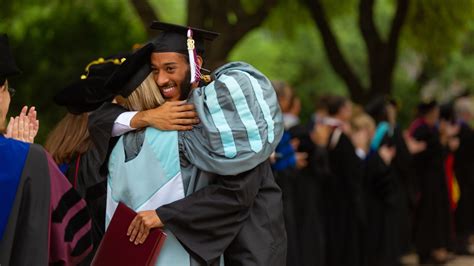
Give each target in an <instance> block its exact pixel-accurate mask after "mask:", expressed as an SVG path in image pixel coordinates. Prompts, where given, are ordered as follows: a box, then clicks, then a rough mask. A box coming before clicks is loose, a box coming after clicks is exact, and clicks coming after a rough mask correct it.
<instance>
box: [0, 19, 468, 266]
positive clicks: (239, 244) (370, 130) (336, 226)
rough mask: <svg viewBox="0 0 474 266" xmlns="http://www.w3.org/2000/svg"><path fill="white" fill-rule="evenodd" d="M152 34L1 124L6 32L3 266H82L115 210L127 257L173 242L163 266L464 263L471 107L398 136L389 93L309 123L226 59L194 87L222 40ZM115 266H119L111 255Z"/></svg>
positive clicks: (191, 33)
mask: <svg viewBox="0 0 474 266" xmlns="http://www.w3.org/2000/svg"><path fill="white" fill-rule="evenodd" d="M151 27H152V29H155V30H157V31H159V32H160V33H159V34H158V35H157V37H156V38H154V39H153V40H151V41H150V42H148V43H146V44H144V45H143V46H141V47H140V48H138V49H137V50H135V51H133V52H126V53H118V54H114V55H112V56H109V57H104V58H99V59H96V60H93V61H92V62H90V63H89V64H88V65H87V66H86V67H85V72H84V73H82V75H78V77H80V78H78V79H77V80H76V81H74V82H73V83H71V84H70V85H68V86H66V87H64V88H63V89H62V90H61V91H59V92H58V94H57V95H56V96H55V98H54V102H55V103H56V104H58V105H60V106H64V107H66V109H67V114H66V115H65V116H64V118H63V119H62V120H61V121H60V122H59V123H58V124H57V125H56V127H55V128H54V129H53V130H52V131H51V132H49V134H48V138H47V140H46V143H45V148H44V149H43V148H42V147H41V146H40V145H37V144H32V143H33V142H34V140H35V136H36V134H37V132H38V130H39V121H38V119H37V114H36V110H35V108H34V107H32V108H29V109H28V108H27V107H25V108H23V109H22V111H21V113H20V114H19V115H18V116H16V117H12V118H11V119H10V120H9V121H8V123H7V119H6V117H7V112H8V108H9V105H10V101H11V97H13V95H14V92H15V91H14V90H13V89H12V88H11V87H10V86H9V85H10V84H9V79H10V78H11V77H13V76H15V75H18V74H20V70H19V69H18V67H17V66H16V64H15V61H14V58H13V56H12V53H11V49H10V47H9V44H8V38H7V37H6V35H0V60H1V61H0V63H1V64H0V107H1V109H0V133H1V134H0V165H1V166H2V169H1V172H0V184H1V186H0V206H1V209H0V264H2V265H47V264H57V265H76V264H81V265H90V264H91V263H93V261H94V256H95V254H96V252H97V249H98V248H99V246H100V244H101V240H102V238H103V236H104V234H105V232H106V229H107V226H108V225H109V224H110V222H111V220H112V219H114V213H115V211H116V208H117V206H118V204H119V203H123V204H125V205H127V206H128V207H129V208H131V209H133V210H134V211H136V212H137V215H136V217H135V218H134V219H133V221H132V222H131V223H130V225H129V228H128V231H127V232H123V233H124V234H127V236H128V237H129V241H130V242H131V243H133V244H134V245H140V244H143V243H144V242H145V241H147V237H148V235H149V233H150V230H156V228H160V229H162V230H164V231H165V232H166V233H167V240H166V242H165V245H164V246H163V248H162V250H161V253H160V256H159V257H158V260H157V262H156V265H221V264H222V263H224V264H225V265H324V266H341V265H354V266H359V265H360V266H379V265H384V266H390V265H400V263H401V257H402V256H403V255H404V254H407V253H409V252H413V251H415V252H416V253H417V254H418V256H419V258H420V262H422V263H436V264H442V263H445V262H447V261H449V260H450V258H451V257H452V254H453V252H455V253H465V254H471V253H474V213H473V211H474V210H473V207H474V206H473V204H474V164H472V163H471V160H473V159H472V158H474V131H473V130H472V129H471V127H470V126H469V122H470V121H471V120H472V118H473V116H474V110H473V109H472V103H471V100H470V98H469V96H468V95H461V96H459V97H457V98H455V99H453V100H452V101H451V102H449V103H445V104H442V105H439V104H438V103H437V102H436V101H429V102H422V103H420V104H419V105H418V110H417V116H416V119H415V120H414V121H413V122H412V123H411V125H410V127H409V128H408V129H406V130H404V129H402V128H400V126H399V124H398V121H397V113H398V111H399V108H400V107H399V105H398V104H397V102H396V101H394V100H393V99H391V98H390V97H388V96H380V97H374V99H373V100H372V101H370V102H369V103H368V104H367V105H366V106H357V105H355V104H353V103H352V102H351V101H350V99H348V98H346V97H343V96H338V95H330V94H328V95H323V96H321V97H319V98H318V100H317V101H316V102H315V106H314V113H313V115H312V117H311V119H310V120H309V122H308V123H307V124H301V123H300V119H299V113H300V110H301V103H300V101H299V99H298V97H297V96H296V93H295V91H294V90H293V89H292V88H291V86H289V85H288V84H287V83H285V82H282V81H273V82H271V81H270V80H268V78H266V77H265V76H264V74H262V73H261V72H259V71H258V70H257V69H255V68H254V67H252V66H250V65H248V64H246V63H243V62H231V63H228V64H225V65H223V66H222V67H220V68H218V69H217V70H215V71H213V72H212V74H211V75H210V76H208V75H203V74H201V70H202V69H201V67H202V65H203V57H202V56H203V54H204V41H212V40H213V39H214V38H216V37H217V35H218V34H217V33H214V32H209V31H205V30H201V29H196V28H190V27H183V26H179V25H172V24H167V23H161V22H154V23H153V24H152V26H151ZM118 255H120V254H117V256H118Z"/></svg>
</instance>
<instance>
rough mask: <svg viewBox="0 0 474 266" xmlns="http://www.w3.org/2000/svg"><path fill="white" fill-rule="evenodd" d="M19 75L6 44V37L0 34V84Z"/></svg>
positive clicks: (19, 72) (8, 46)
mask: <svg viewBox="0 0 474 266" xmlns="http://www.w3.org/2000/svg"><path fill="white" fill-rule="evenodd" d="M19 74H21V71H20V69H18V67H17V66H16V63H15V59H14V57H13V53H12V51H11V49H10V45H9V43H8V36H7V35H6V34H0V84H1V85H3V83H5V79H7V78H9V77H12V76H16V75H19Z"/></svg>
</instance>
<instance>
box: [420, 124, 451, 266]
mask: <svg viewBox="0 0 474 266" xmlns="http://www.w3.org/2000/svg"><path fill="white" fill-rule="evenodd" d="M413 137H415V138H416V139H417V140H421V141H425V142H426V144H427V148H426V150H425V151H423V152H421V153H419V154H416V155H415V156H414V165H415V170H416V174H417V177H418V179H419V180H418V188H419V192H418V199H417V200H418V201H417V207H416V218H415V219H416V224H415V228H414V230H415V232H414V234H415V235H414V237H415V245H416V249H417V253H418V254H419V255H420V257H421V259H422V260H423V259H426V258H428V257H429V256H430V253H431V252H432V251H433V250H434V249H437V248H448V247H449V246H450V243H451V239H450V234H451V225H450V223H451V217H450V211H449V199H448V190H447V185H446V178H445V169H444V160H445V158H446V154H447V152H446V150H445V149H444V147H443V146H442V145H441V143H440V140H439V133H438V131H437V129H436V128H430V127H429V126H427V125H426V124H424V125H421V126H419V127H418V128H416V129H415V130H414V132H413Z"/></svg>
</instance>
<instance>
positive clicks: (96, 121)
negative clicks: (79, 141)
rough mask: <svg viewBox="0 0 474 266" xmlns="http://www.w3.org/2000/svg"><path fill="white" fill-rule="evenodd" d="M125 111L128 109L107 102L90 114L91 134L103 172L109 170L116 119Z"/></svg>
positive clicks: (89, 125)
mask: <svg viewBox="0 0 474 266" xmlns="http://www.w3.org/2000/svg"><path fill="white" fill-rule="evenodd" d="M124 112H127V110H126V109H125V108H123V107H122V106H120V105H117V104H113V103H109V102H106V103H104V104H102V105H101V106H100V107H99V108H98V109H97V110H95V111H94V112H92V113H91V114H90V115H89V123H88V127H89V134H90V138H91V140H92V142H93V144H94V146H95V149H96V152H97V154H96V155H97V158H98V160H99V161H100V162H102V163H101V174H104V173H106V172H107V164H106V163H107V158H108V155H109V152H110V149H111V148H112V147H113V146H114V144H115V143H114V141H113V137H112V128H113V126H114V122H115V119H117V117H118V116H119V115H120V114H122V113H124ZM111 141H112V142H111Z"/></svg>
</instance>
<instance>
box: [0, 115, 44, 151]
mask: <svg viewBox="0 0 474 266" xmlns="http://www.w3.org/2000/svg"><path fill="white" fill-rule="evenodd" d="M36 115H37V113H36V110H35V107H34V106H32V107H31V108H30V109H29V110H28V106H24V107H23V108H22V109H21V112H20V115H19V116H17V117H12V118H11V119H10V122H9V123H8V126H7V132H6V134H5V136H6V137H7V138H13V139H16V140H20V141H24V142H29V143H33V142H34V141H35V137H36V134H38V129H39V121H38V120H37V119H36Z"/></svg>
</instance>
